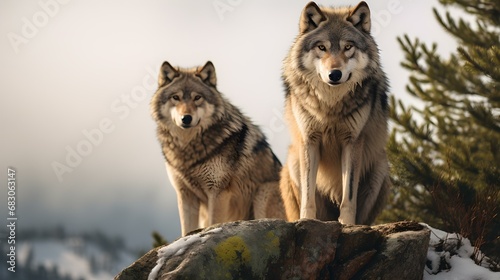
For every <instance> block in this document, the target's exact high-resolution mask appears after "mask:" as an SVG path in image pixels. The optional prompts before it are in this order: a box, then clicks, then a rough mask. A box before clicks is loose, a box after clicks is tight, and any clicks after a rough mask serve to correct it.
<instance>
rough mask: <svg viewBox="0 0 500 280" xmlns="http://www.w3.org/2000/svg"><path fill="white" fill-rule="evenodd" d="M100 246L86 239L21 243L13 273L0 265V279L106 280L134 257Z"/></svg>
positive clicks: (38, 239) (125, 251)
mask: <svg viewBox="0 0 500 280" xmlns="http://www.w3.org/2000/svg"><path fill="white" fill-rule="evenodd" d="M103 238H104V239H103V240H107V239H106V237H103ZM100 243H101V244H99V242H94V241H92V240H89V238H88V235H87V236H86V237H83V236H72V237H65V238H62V239H61V238H53V237H49V238H35V239H29V240H27V241H25V242H20V243H19V246H18V247H17V261H18V262H17V264H16V272H15V273H12V272H8V271H7V268H5V267H4V264H0V269H1V270H2V272H1V273H0V279H37V280H44V279H50V280H58V279H65V280H109V279H113V277H114V276H115V275H116V274H117V273H118V272H120V271H121V270H123V269H124V268H125V267H127V266H129V265H130V264H131V263H132V262H133V261H134V260H135V259H136V257H137V255H136V254H133V253H131V252H129V251H128V250H126V248H123V247H122V248H120V247H115V246H113V247H103V246H102V244H103V242H100Z"/></svg>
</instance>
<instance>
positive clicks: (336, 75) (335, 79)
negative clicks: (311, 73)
mask: <svg viewBox="0 0 500 280" xmlns="http://www.w3.org/2000/svg"><path fill="white" fill-rule="evenodd" d="M350 78H351V73H349V77H347V79H346V80H345V82H347V81H348V80H349V79H350ZM328 79H330V81H329V83H330V84H332V85H338V84H340V83H341V82H340V80H341V79H342V71H340V70H339V69H333V70H332V71H330V73H328Z"/></svg>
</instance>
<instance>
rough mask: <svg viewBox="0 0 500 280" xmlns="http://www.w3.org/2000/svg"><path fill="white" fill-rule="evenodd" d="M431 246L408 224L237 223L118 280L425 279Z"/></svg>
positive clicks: (182, 244) (153, 257) (143, 261)
mask: <svg viewBox="0 0 500 280" xmlns="http://www.w3.org/2000/svg"><path fill="white" fill-rule="evenodd" d="M428 243H429V230H428V229H427V228H424V227H423V226H421V225H420V224H417V223H413V222H398V223H393V224H385V225H378V226H371V227H369V226H346V225H342V224H340V223H338V222H321V221H317V220H299V221H297V222H293V223H288V222H285V221H282V220H256V221H240V222H232V223H226V224H220V225H217V226H213V227H210V228H207V229H205V230H203V231H201V232H198V233H195V234H192V235H189V236H187V237H183V238H181V239H178V240H177V241H175V242H173V243H171V244H170V245H168V246H164V247H160V248H155V249H153V250H151V251H150V252H148V253H147V254H146V255H144V256H143V257H141V258H140V259H139V260H138V261H136V262H135V263H133V264H132V265H131V266H129V267H128V268H126V269H125V270H123V271H122V272H121V273H120V274H118V275H117V276H116V277H115V279H117V280H129V279H134V280H136V279H422V275H423V270H424V265H425V260H426V252H427V248H428ZM148 277H149V278H148Z"/></svg>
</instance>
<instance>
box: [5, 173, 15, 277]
mask: <svg viewBox="0 0 500 280" xmlns="http://www.w3.org/2000/svg"><path fill="white" fill-rule="evenodd" d="M16 178H17V175H16V169H14V168H12V167H8V168H7V210H8V211H7V213H8V215H7V229H8V234H7V244H8V250H7V252H8V253H7V264H8V265H9V266H8V267H7V270H8V271H10V272H16V233H17V230H16V228H17V215H16V191H17V190H16V188H17V185H16V183H17V182H16Z"/></svg>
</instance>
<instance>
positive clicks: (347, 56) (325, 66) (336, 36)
mask: <svg viewBox="0 0 500 280" xmlns="http://www.w3.org/2000/svg"><path fill="white" fill-rule="evenodd" d="M370 27H371V21H370V9H369V8H368V5H367V4H366V3H365V2H360V3H359V4H358V5H357V6H356V7H353V8H326V7H321V8H320V7H318V5H316V3H314V2H310V3H309V4H307V5H306V6H305V8H304V9H303V11H302V15H301V17H300V22H299V35H298V37H297V39H296V43H295V44H294V47H293V48H292V50H291V54H290V56H291V57H290V58H289V59H291V60H292V64H293V66H292V67H294V68H295V69H296V70H298V71H299V72H301V73H302V75H305V76H309V78H313V79H316V78H319V79H320V81H322V82H324V83H326V84H328V85H330V86H338V85H342V84H347V83H350V84H351V85H354V84H356V83H359V82H361V81H362V80H363V79H364V78H365V77H366V76H367V75H369V68H370V67H371V68H376V67H377V66H378V60H379V58H378V50H377V46H376V44H375V41H374V40H373V38H372V37H371V35H370ZM313 76H314V77H313Z"/></svg>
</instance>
